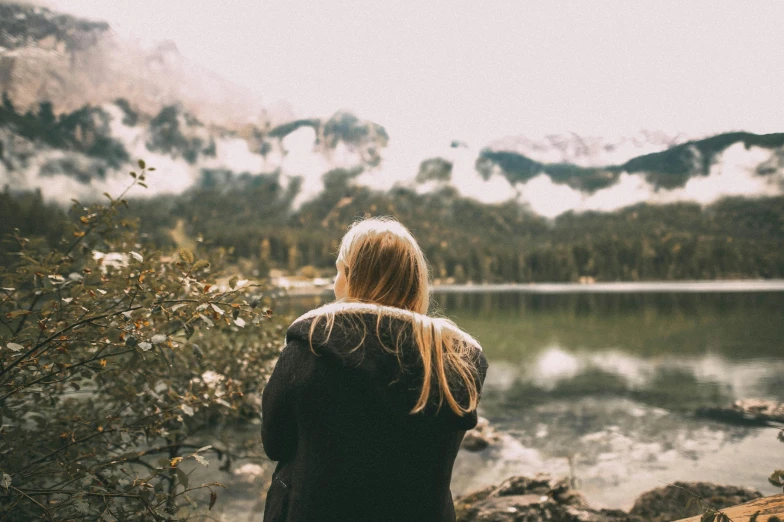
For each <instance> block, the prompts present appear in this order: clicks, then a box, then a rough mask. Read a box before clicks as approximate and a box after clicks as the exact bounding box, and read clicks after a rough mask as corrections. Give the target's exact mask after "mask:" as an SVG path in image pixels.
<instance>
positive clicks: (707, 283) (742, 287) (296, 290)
mask: <svg viewBox="0 0 784 522" xmlns="http://www.w3.org/2000/svg"><path fill="white" fill-rule="evenodd" d="M274 283H275V282H273V284H274ZM287 283H288V284H287V285H281V284H276V285H275V286H276V287H277V288H279V289H280V290H282V291H284V292H285V294H284V295H287V296H293V297H319V296H322V295H327V294H330V293H331V292H332V288H331V286H321V285H316V284H313V283H312V282H310V281H291V280H287ZM292 283H294V284H292ZM483 292H494V293H522V294H623V293H629V294H632V293H738V292H784V279H728V280H693V281H634V282H628V281H613V282H601V283H465V284H443V285H433V287H432V288H431V293H434V294H460V293H464V294H468V293H483Z"/></svg>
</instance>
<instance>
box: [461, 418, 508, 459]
mask: <svg viewBox="0 0 784 522" xmlns="http://www.w3.org/2000/svg"><path fill="white" fill-rule="evenodd" d="M499 440H500V437H499V436H498V434H497V433H496V432H495V430H494V429H493V427H492V426H490V422H489V421H488V420H487V419H485V418H484V417H479V419H478V420H477V423H476V427H475V428H474V429H472V430H469V431H467V432H466V434H465V437H464V438H463V443H462V444H461V445H460V447H461V448H463V449H464V450H467V451H482V450H483V449H485V448H487V447H488V446H490V444H494V443H496V442H498V441H499Z"/></svg>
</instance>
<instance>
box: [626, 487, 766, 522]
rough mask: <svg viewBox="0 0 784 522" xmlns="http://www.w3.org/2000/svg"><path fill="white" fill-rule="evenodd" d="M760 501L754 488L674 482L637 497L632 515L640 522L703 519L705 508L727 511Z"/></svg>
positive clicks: (760, 495) (758, 494)
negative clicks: (699, 517)
mask: <svg viewBox="0 0 784 522" xmlns="http://www.w3.org/2000/svg"><path fill="white" fill-rule="evenodd" d="M695 497H701V498H703V499H704V500H705V501H706V502H707V503H708V504H707V505H706V504H705V503H704V502H697V500H696V498H695ZM760 497H762V494H761V493H760V492H759V491H757V490H756V489H752V488H741V487H736V486H719V485H716V484H712V483H710V482H675V483H674V484H670V485H668V486H665V487H661V488H656V489H653V490H651V491H648V492H647V493H643V494H642V495H640V496H639V497H637V500H636V501H635V502H634V507H632V510H631V511H630V513H631V514H632V515H635V516H638V517H639V518H640V519H641V520H646V521H650V522H666V521H669V520H677V519H679V518H686V517H690V516H694V515H700V514H702V513H704V512H705V508H706V507H712V508H714V509H724V508H726V507H730V506H734V505H736V504H743V503H745V502H748V501H750V500H754V499H757V498H760ZM691 499H694V500H691Z"/></svg>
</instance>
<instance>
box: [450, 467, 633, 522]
mask: <svg viewBox="0 0 784 522" xmlns="http://www.w3.org/2000/svg"><path fill="white" fill-rule="evenodd" d="M455 513H456V515H457V521H458V522H538V521H540V520H541V521H545V520H547V521H551V522H636V521H637V519H636V518H632V517H630V516H629V515H628V514H627V513H625V512H623V511H620V510H608V509H600V510H596V509H592V508H590V507H589V506H588V504H587V503H586V501H585V499H584V498H583V496H582V495H580V494H579V493H577V492H576V491H574V490H572V489H571V488H570V487H569V483H568V480H567V479H560V480H556V479H554V478H553V477H551V476H550V475H547V474H543V473H540V474H537V475H535V476H533V477H525V476H520V477H512V478H510V479H507V480H506V481H504V482H503V483H501V485H499V486H491V487H488V488H485V489H482V490H480V491H477V492H474V493H470V494H468V495H466V496H464V497H460V498H458V499H457V501H456V502H455Z"/></svg>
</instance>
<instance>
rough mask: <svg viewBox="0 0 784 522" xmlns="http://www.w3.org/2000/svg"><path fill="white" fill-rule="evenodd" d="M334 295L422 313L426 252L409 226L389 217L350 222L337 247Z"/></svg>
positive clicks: (425, 303) (425, 304)
mask: <svg viewBox="0 0 784 522" xmlns="http://www.w3.org/2000/svg"><path fill="white" fill-rule="evenodd" d="M337 267H338V278H337V279H336V281H335V296H336V297H337V298H338V299H341V298H346V299H349V300H353V301H363V302H367V303H376V304H381V305H386V306H394V307H396V308H403V309H406V310H411V311H414V312H418V313H421V314H425V313H427V308H428V304H429V299H430V297H429V283H428V269H427V262H426V261H425V256H424V254H422V250H421V249H420V248H419V245H418V244H417V242H416V240H415V239H414V237H413V236H412V235H411V232H409V231H408V229H406V227H404V226H403V225H401V224H400V223H398V222H397V221H395V220H394V219H392V218H368V219H364V220H362V221H357V222H356V223H354V224H353V225H352V226H351V227H350V228H349V230H348V232H346V235H345V236H343V240H342V241H341V243H340V251H339V252H338V260H337Z"/></svg>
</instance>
